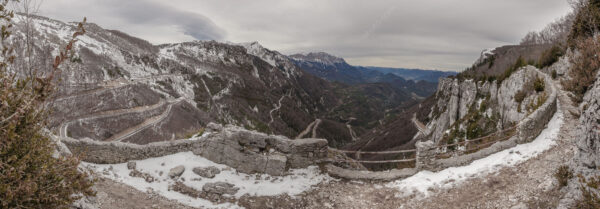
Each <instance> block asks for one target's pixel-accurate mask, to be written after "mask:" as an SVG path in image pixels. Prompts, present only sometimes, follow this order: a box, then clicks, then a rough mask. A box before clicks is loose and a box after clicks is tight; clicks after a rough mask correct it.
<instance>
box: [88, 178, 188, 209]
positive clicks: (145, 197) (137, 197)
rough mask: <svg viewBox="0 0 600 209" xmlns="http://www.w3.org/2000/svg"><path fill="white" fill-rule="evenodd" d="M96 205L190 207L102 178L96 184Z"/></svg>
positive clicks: (108, 207) (109, 208)
mask: <svg viewBox="0 0 600 209" xmlns="http://www.w3.org/2000/svg"><path fill="white" fill-rule="evenodd" d="M94 187H95V189H96V190H97V191H98V192H97V194H96V198H95V200H96V203H95V204H94V205H96V206H97V207H98V208H100V209H114V208H123V209H130V208H131V209H133V208H140V209H145V208H148V209H150V208H152V209H158V208H165V209H175V208H181V209H188V208H190V209H191V208H192V207H188V206H185V205H182V204H180V203H177V202H175V201H173V200H169V199H166V198H164V197H161V196H160V195H157V194H152V193H146V192H140V191H138V190H137V189H135V188H133V187H131V186H127V185H125V184H122V183H119V182H115V181H113V180H110V179H105V178H100V179H98V181H97V182H96V184H95V186H94Z"/></svg>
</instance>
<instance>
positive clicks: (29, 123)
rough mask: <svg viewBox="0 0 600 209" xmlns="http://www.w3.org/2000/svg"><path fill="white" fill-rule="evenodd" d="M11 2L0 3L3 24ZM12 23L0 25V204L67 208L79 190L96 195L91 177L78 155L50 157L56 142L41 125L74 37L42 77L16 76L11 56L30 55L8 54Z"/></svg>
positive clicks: (81, 26)
mask: <svg viewBox="0 0 600 209" xmlns="http://www.w3.org/2000/svg"><path fill="white" fill-rule="evenodd" d="M9 2H11V1H1V3H0V19H2V24H6V22H10V19H11V18H12V17H13V13H12V12H10V11H7V10H6V6H7V4H8V3H9ZM10 28H11V25H2V27H1V36H0V37H1V46H2V47H3V48H4V50H2V51H1V52H0V60H1V61H0V101H1V103H0V208H68V206H69V205H70V204H71V203H72V202H73V201H75V200H77V199H79V198H80V197H81V195H94V193H93V191H92V190H91V186H92V184H93V181H92V180H90V179H89V178H88V174H86V173H82V172H80V171H79V170H78V166H79V160H78V159H77V158H76V157H73V156H71V157H62V156H59V157H53V156H52V154H53V153H54V150H55V146H56V145H55V144H54V142H53V141H52V140H51V139H50V138H49V136H48V135H47V134H46V133H45V132H44V131H43V130H44V128H45V126H46V124H47V115H48V113H47V111H46V109H45V107H46V105H47V102H46V101H47V99H48V98H49V95H50V93H51V92H52V91H53V88H52V86H53V85H52V82H53V76H54V75H55V74H56V73H57V72H59V71H58V66H59V65H60V64H61V63H63V62H65V61H67V60H69V59H70V58H69V57H68V56H66V54H68V53H67V52H69V51H71V48H72V46H73V43H74V41H73V40H72V41H70V42H69V44H68V45H67V47H65V49H63V50H60V51H61V55H59V56H57V57H56V59H54V60H55V61H54V63H53V64H52V66H51V67H50V66H49V67H50V69H52V71H51V72H50V73H48V74H46V75H45V76H46V77H41V76H39V75H36V74H34V75H32V76H33V77H26V78H23V77H17V76H15V75H14V72H11V71H10V70H8V69H9V68H11V67H13V66H11V65H13V61H14V60H15V59H25V58H32V57H15V56H13V55H12V54H11V51H12V50H11V48H10V42H9V41H8V40H9V36H10V31H11V29H10ZM78 29H79V30H78V32H77V33H76V34H74V35H73V37H77V36H78V35H81V34H82V33H83V32H84V31H85V30H83V24H80V25H79V28H78ZM13 69H14V68H13Z"/></svg>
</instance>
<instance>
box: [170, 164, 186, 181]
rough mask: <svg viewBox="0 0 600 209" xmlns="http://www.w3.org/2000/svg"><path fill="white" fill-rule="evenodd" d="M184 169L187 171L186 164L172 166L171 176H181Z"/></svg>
mask: <svg viewBox="0 0 600 209" xmlns="http://www.w3.org/2000/svg"><path fill="white" fill-rule="evenodd" d="M184 171H185V166H183V165H180V166H177V167H174V168H171V170H169V177H171V178H177V177H180V176H181V175H182V174H183V172H184Z"/></svg>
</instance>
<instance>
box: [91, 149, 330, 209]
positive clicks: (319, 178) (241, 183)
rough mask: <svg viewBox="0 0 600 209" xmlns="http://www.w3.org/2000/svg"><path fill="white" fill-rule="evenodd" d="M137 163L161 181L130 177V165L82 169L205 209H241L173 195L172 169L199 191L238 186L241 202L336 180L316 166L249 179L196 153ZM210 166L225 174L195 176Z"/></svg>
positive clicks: (291, 194) (101, 165)
mask: <svg viewBox="0 0 600 209" xmlns="http://www.w3.org/2000/svg"><path fill="white" fill-rule="evenodd" d="M135 162H136V164H137V166H136V167H137V170H139V171H140V172H143V173H147V174H150V175H152V176H153V177H154V178H155V179H157V180H155V181H154V182H152V183H148V182H146V181H145V180H144V179H142V178H136V177H131V176H129V172H130V171H131V170H128V169H127V164H126V163H121V164H92V163H85V162H82V166H84V167H87V168H89V169H91V170H92V171H94V172H95V173H98V175H100V176H102V177H105V178H109V179H112V180H115V181H118V182H122V183H124V184H127V185H129V186H132V187H134V188H136V189H138V190H140V191H142V192H146V191H154V192H156V193H158V194H160V195H162V196H164V197H166V198H168V199H172V200H176V201H179V202H181V203H182V204H185V205H189V206H192V207H205V208H238V206H236V205H232V204H220V205H215V204H213V203H211V202H210V201H208V200H205V199H200V198H192V197H189V196H187V195H184V194H181V193H178V192H176V191H169V189H168V188H169V185H171V184H173V183H174V182H175V181H174V180H173V179H171V178H169V177H168V173H169V170H170V169H171V168H173V167H176V166H179V165H183V166H185V172H184V173H183V175H182V176H181V178H183V179H185V181H184V182H183V183H184V184H186V185H187V186H190V187H192V188H194V189H196V190H199V191H201V190H202V186H203V185H204V184H205V183H210V182H219V181H220V182H227V183H231V184H234V185H235V186H236V187H238V188H240V190H239V191H238V192H237V193H236V194H235V195H234V196H235V197H236V198H239V197H241V196H242V195H244V194H249V195H253V196H274V195H280V194H288V195H290V196H293V195H298V194H300V193H302V192H304V191H307V190H309V189H311V188H312V187H313V186H315V185H317V184H319V183H321V182H328V181H330V180H331V179H332V178H331V177H329V176H328V175H324V174H321V173H320V171H319V168H318V167H316V166H312V167H308V168H306V169H293V170H290V171H289V175H287V176H270V175H266V174H262V175H261V174H252V175H249V174H244V173H238V172H237V171H236V170H235V169H233V168H231V167H228V166H226V165H222V164H217V163H214V162H212V161H209V160H207V159H206V158H203V157H200V156H197V155H194V154H193V153H192V152H182V153H177V154H173V155H167V156H163V157H158V158H149V159H145V160H139V161H135ZM206 166H215V167H217V168H219V169H220V170H221V173H220V174H217V175H216V176H215V177H214V178H212V179H208V178H202V177H200V176H198V175H196V174H195V173H193V172H192V169H193V168H194V167H206ZM161 173H162V175H161ZM199 178H201V179H199ZM193 179H194V180H193ZM198 179H199V180H198Z"/></svg>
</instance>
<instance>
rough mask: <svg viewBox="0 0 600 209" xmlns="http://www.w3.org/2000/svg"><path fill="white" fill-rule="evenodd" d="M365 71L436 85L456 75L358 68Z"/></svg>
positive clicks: (408, 70) (447, 72)
mask: <svg viewBox="0 0 600 209" xmlns="http://www.w3.org/2000/svg"><path fill="white" fill-rule="evenodd" d="M359 68H361V69H365V70H374V71H377V72H381V73H385V74H388V73H391V74H394V75H396V76H400V77H402V78H404V79H407V80H414V81H428V82H434V83H437V82H438V81H439V79H440V78H446V77H448V76H453V75H456V74H458V72H454V71H438V70H421V69H407V68H388V67H373V66H367V67H359Z"/></svg>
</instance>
